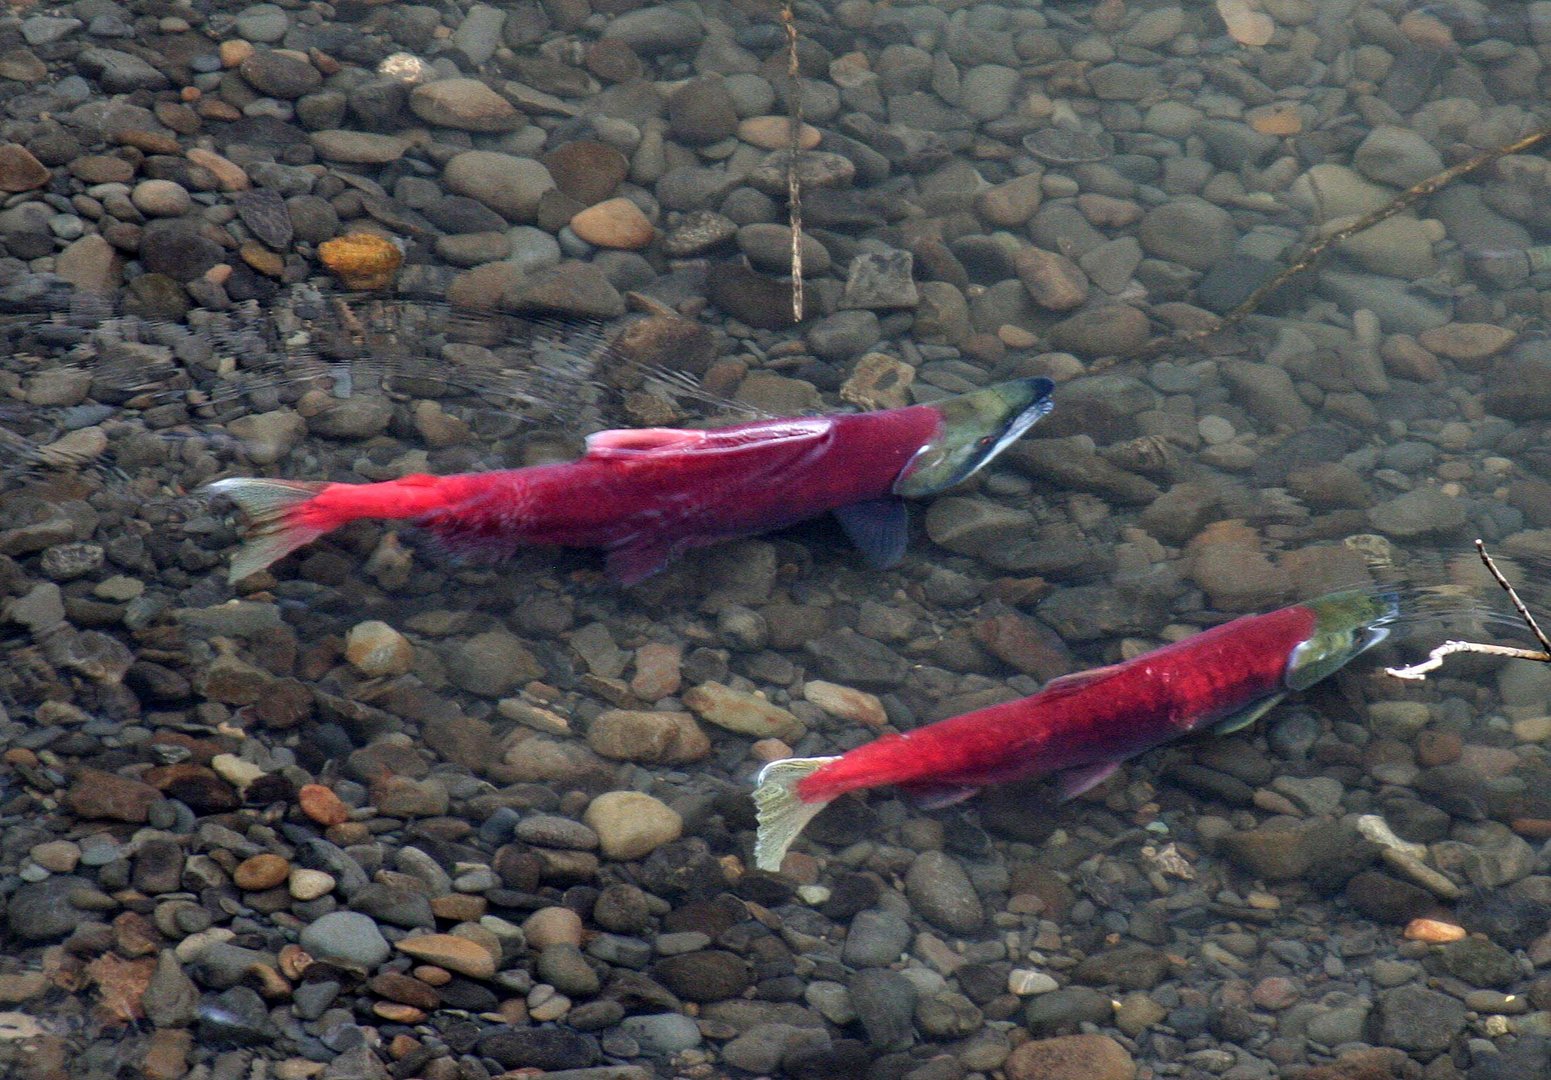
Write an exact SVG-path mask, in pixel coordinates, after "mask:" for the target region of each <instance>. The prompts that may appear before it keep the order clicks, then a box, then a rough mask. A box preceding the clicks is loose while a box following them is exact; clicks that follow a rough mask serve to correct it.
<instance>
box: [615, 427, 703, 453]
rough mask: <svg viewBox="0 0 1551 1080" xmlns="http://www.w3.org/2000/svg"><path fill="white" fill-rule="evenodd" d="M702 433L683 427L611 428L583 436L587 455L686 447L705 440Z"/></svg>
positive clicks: (684, 448) (645, 451) (688, 447)
mask: <svg viewBox="0 0 1551 1080" xmlns="http://www.w3.org/2000/svg"><path fill="white" fill-rule="evenodd" d="M705 438H706V433H705V432H703V431H689V430H685V429H683V428H611V429H610V430H608V431H595V432H593V433H592V434H591V435H589V436H587V456H588V457H607V456H610V455H613V454H648V453H651V452H652V451H654V450H669V449H673V450H687V449H690V448H692V447H694V446H697V445H699V444H700V443H703V442H705Z"/></svg>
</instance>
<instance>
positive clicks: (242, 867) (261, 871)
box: [232, 852, 291, 892]
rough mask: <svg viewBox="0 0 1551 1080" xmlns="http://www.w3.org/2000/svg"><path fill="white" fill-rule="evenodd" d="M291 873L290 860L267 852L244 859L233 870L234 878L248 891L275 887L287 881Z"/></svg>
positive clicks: (238, 884) (240, 887)
mask: <svg viewBox="0 0 1551 1080" xmlns="http://www.w3.org/2000/svg"><path fill="white" fill-rule="evenodd" d="M290 873H291V863H290V860H288V859H286V858H285V857H284V856H281V855H274V854H271V853H269V852H265V853H264V854H262V855H255V856H253V857H252V858H251V859H244V860H243V861H242V862H240V863H238V864H237V869H235V870H233V871H232V880H233V881H235V882H236V883H237V887H238V888H239V889H242V890H244V891H246V892H260V891H262V890H264V889H273V888H274V887H275V886H276V885H279V884H281V883H283V882H284V881H285V879H286V878H287V877H288V876H289V875H290Z"/></svg>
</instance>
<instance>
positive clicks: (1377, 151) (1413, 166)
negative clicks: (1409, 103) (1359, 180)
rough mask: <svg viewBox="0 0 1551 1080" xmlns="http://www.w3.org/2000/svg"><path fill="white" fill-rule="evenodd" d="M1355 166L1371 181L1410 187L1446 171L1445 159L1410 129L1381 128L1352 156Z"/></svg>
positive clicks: (1367, 138)
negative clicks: (1444, 169)
mask: <svg viewBox="0 0 1551 1080" xmlns="http://www.w3.org/2000/svg"><path fill="white" fill-rule="evenodd" d="M1352 165H1353V167H1354V168H1356V169H1357V171H1358V172H1360V173H1362V174H1363V175H1364V176H1366V177H1367V178H1368V179H1370V180H1377V181H1378V182H1379V183H1381V184H1390V185H1393V186H1394V187H1402V188H1403V187H1410V186H1411V185H1412V184H1415V183H1417V182H1418V181H1421V180H1425V179H1427V178H1428V177H1429V176H1432V175H1433V174H1435V173H1440V172H1442V171H1443V156H1442V155H1441V154H1439V153H1438V151H1437V150H1434V149H1433V147H1432V144H1430V143H1429V142H1428V141H1427V140H1426V139H1424V138H1422V136H1420V135H1418V134H1417V133H1416V132H1414V131H1412V130H1410V129H1409V128H1403V127H1397V126H1395V125H1393V124H1380V125H1379V126H1377V127H1375V128H1374V129H1373V130H1372V131H1370V132H1368V135H1367V137H1366V138H1364V139H1363V141H1362V142H1361V143H1359V144H1358V146H1357V149H1356V150H1354V151H1353V152H1352Z"/></svg>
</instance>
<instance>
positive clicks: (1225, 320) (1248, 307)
mask: <svg viewBox="0 0 1551 1080" xmlns="http://www.w3.org/2000/svg"><path fill="white" fill-rule="evenodd" d="M1548 138H1551V127H1543V128H1540V129H1539V130H1538V131H1533V132H1531V133H1530V134H1528V135H1525V136H1523V137H1522V138H1519V139H1515V140H1514V141H1513V142H1510V143H1506V144H1504V145H1502V146H1496V147H1492V148H1491V149H1488V150H1483V151H1481V152H1480V153H1479V154H1476V155H1475V156H1474V157H1471V158H1469V159H1468V160H1466V161H1462V162H1460V163H1459V164H1458V165H1451V166H1450V167H1449V168H1447V169H1444V170H1443V171H1442V172H1440V173H1435V174H1433V175H1432V176H1429V177H1428V178H1427V179H1425V180H1420V181H1418V182H1417V183H1415V184H1412V185H1411V186H1410V187H1408V188H1406V189H1405V190H1404V191H1402V192H1401V193H1400V194H1399V195H1396V196H1395V197H1394V198H1393V199H1391V200H1390V201H1389V202H1387V203H1385V204H1384V205H1383V206H1381V207H1379V208H1378V209H1376V210H1372V211H1369V212H1368V213H1366V214H1364V215H1362V216H1361V217H1359V218H1358V219H1356V220H1355V221H1353V222H1350V223H1349V224H1347V225H1343V226H1341V228H1339V229H1336V230H1335V231H1334V232H1332V233H1330V234H1329V235H1327V236H1322V237H1320V238H1319V239H1318V240H1315V241H1314V242H1312V243H1311V244H1309V245H1308V246H1307V247H1305V248H1304V249H1303V251H1302V252H1300V253H1299V255H1298V257H1297V258H1296V259H1294V260H1293V261H1292V262H1291V263H1289V264H1288V265H1287V266H1285V267H1284V268H1283V269H1282V270H1281V271H1280V272H1279V273H1277V274H1276V275H1274V276H1273V277H1271V278H1270V279H1269V280H1268V281H1266V282H1265V283H1264V284H1262V285H1261V286H1260V287H1259V288H1258V289H1256V290H1255V291H1254V292H1252V293H1250V294H1249V296H1247V297H1245V298H1244V300H1243V302H1242V303H1240V304H1239V306H1238V307H1236V308H1234V309H1233V310H1232V311H1230V312H1228V313H1227V314H1226V315H1222V316H1220V317H1218V318H1216V319H1213V320H1212V321H1211V322H1210V323H1208V324H1207V325H1206V326H1202V327H1198V328H1196V329H1194V330H1190V331H1187V332H1185V333H1182V334H1165V335H1163V336H1162V337H1156V338H1153V339H1152V340H1151V341H1149V342H1147V343H1146V344H1145V345H1143V346H1141V347H1140V348H1139V349H1137V350H1135V351H1134V352H1132V353H1130V354H1128V355H1126V356H1122V357H1116V358H1114V359H1113V360H1111V361H1110V362H1109V363H1105V364H1096V365H1094V370H1102V369H1103V368H1106V367H1112V366H1113V365H1115V364H1118V363H1120V362H1122V361H1124V360H1148V359H1151V358H1152V357H1155V356H1157V355H1158V354H1160V353H1163V352H1166V351H1169V350H1171V349H1177V348H1183V347H1186V346H1190V345H1197V344H1199V343H1200V342H1202V341H1205V340H1206V339H1207V338H1209V337H1211V336H1212V335H1213V334H1217V333H1220V332H1222V331H1223V330H1226V329H1228V328H1229V327H1232V326H1237V325H1238V324H1239V323H1241V322H1243V321H1244V319H1246V318H1247V317H1249V316H1250V315H1253V314H1254V313H1255V312H1256V311H1257V310H1258V309H1259V307H1260V305H1261V304H1263V303H1265V301H1266V298H1267V297H1269V296H1270V295H1271V294H1272V293H1274V292H1276V290H1277V289H1280V288H1281V287H1282V286H1283V285H1285V284H1287V283H1288V282H1289V281H1291V280H1292V279H1293V278H1295V277H1297V276H1298V275H1299V274H1302V273H1304V272H1306V271H1308V270H1310V269H1312V268H1313V267H1314V265H1315V264H1316V263H1318V262H1319V260H1320V259H1321V258H1323V257H1324V255H1325V253H1326V252H1327V251H1329V250H1330V249H1331V248H1333V247H1335V246H1336V245H1337V244H1339V243H1341V242H1342V241H1344V240H1347V239H1350V238H1351V237H1353V236H1356V235H1357V234H1358V233H1360V232H1363V231H1364V230H1366V229H1371V228H1373V227H1374V226H1375V225H1377V224H1379V222H1381V221H1388V220H1389V219H1390V218H1392V217H1394V216H1395V215H1396V214H1398V213H1400V212H1401V211H1403V210H1406V209H1409V208H1410V207H1412V206H1414V205H1416V203H1418V202H1420V201H1421V200H1422V199H1425V198H1427V196H1429V195H1433V194H1435V193H1437V192H1438V191H1440V190H1442V189H1443V188H1445V187H1447V186H1448V185H1450V184H1452V183H1453V182H1454V181H1456V180H1458V179H1460V178H1461V177H1465V176H1469V175H1470V174H1471V173H1473V172H1476V171H1477V170H1479V169H1483V168H1485V167H1486V166H1488V165H1490V164H1492V163H1493V162H1494V161H1497V160H1498V159H1500V158H1504V157H1507V156H1508V155H1509V154H1522V153H1523V152H1524V151H1526V150H1529V149H1532V148H1533V147H1535V146H1538V145H1539V144H1540V143H1542V142H1544V141H1545V140H1546V139H1548Z"/></svg>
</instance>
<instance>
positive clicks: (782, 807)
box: [754, 757, 838, 872]
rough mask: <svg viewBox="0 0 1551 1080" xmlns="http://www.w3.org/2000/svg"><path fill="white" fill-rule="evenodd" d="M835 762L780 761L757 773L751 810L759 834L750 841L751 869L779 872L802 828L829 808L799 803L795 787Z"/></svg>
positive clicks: (813, 759)
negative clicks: (754, 816)
mask: <svg viewBox="0 0 1551 1080" xmlns="http://www.w3.org/2000/svg"><path fill="white" fill-rule="evenodd" d="M836 760H838V759H837V758H832V757H810V758H782V759H781V760H780V761H772V762H771V763H770V764H769V765H766V766H765V767H764V768H763V769H761V770H759V776H758V778H757V780H756V782H757V783H758V784H759V786H758V787H756V788H755V789H754V807H755V811H756V816H757V817H758V818H759V830H758V832H757V833H756V834H755V838H754V865H755V866H757V867H759V868H760V869H761V870H770V871H772V872H773V871H776V870H779V869H781V860H782V859H784V858H786V849H787V848H789V847H791V846H792V841H793V840H796V839H797V834H798V833H800V832H802V830H803V826H805V825H807V824H808V822H810V821H812V820H813V819H814V818H815V817H817V816H818V813H819V811H820V810H822V809H824V807H826V806H828V805H829V800H828V799H824V800H822V801H818V802H803V801H802V799H800V798H799V797H798V796H797V784H798V782H799V781H801V780H802V778H803V777H805V776H808V775H809V774H810V773H813V772H816V771H817V770H818V769H819V768H820V767H822V766H824V765H828V764H829V763H830V762H831V761H836Z"/></svg>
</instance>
